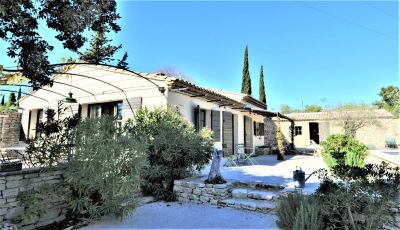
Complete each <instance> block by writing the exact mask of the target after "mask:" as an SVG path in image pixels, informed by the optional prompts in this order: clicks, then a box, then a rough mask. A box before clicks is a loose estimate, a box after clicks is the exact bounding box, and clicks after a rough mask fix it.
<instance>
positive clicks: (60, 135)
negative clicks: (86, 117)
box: [25, 103, 80, 167]
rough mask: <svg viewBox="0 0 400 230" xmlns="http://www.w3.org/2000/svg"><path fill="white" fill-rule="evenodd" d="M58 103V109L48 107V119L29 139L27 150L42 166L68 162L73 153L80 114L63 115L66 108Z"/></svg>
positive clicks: (35, 161)
mask: <svg viewBox="0 0 400 230" xmlns="http://www.w3.org/2000/svg"><path fill="white" fill-rule="evenodd" d="M62 107H63V106H62V103H59V104H58V107H57V111H55V110H53V109H47V110H46V111H45V114H46V121H45V122H40V123H39V124H38V126H37V129H36V132H37V135H36V137H35V138H33V139H28V140H27V143H28V146H27V148H26V150H25V152H26V153H27V154H28V155H29V157H30V158H31V159H33V162H34V163H35V164H37V165H38V166H40V167H54V166H57V165H59V164H60V163H65V162H67V161H68V160H69V159H70V157H71V153H72V149H73V140H74V135H75V128H76V126H77V124H78V123H79V120H80V118H79V115H78V114H75V115H74V116H72V117H64V118H62V117H63V115H64V113H65V110H66V108H62Z"/></svg>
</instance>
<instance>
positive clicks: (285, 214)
mask: <svg viewBox="0 0 400 230" xmlns="http://www.w3.org/2000/svg"><path fill="white" fill-rule="evenodd" d="M276 215H277V216H278V220H277V221H276V224H277V225H278V227H279V228H281V229H284V230H292V229H294V230H302V229H304V230H320V229H323V227H324V223H323V219H322V215H321V206H320V205H319V202H318V200H317V199H316V198H315V197H312V196H309V197H307V196H304V195H302V194H300V193H289V194H287V196H284V197H282V198H281V200H280V201H279V202H278V207H277V210H276Z"/></svg>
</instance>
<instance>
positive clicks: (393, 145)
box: [385, 137, 397, 148]
mask: <svg viewBox="0 0 400 230" xmlns="http://www.w3.org/2000/svg"><path fill="white" fill-rule="evenodd" d="M385 147H387V148H397V144H396V141H395V140H394V138H393V137H386V138H385Z"/></svg>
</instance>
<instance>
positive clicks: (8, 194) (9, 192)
mask: <svg viewBox="0 0 400 230" xmlns="http://www.w3.org/2000/svg"><path fill="white" fill-rule="evenodd" d="M17 195H18V188H11V189H6V190H3V198H14V197H17Z"/></svg>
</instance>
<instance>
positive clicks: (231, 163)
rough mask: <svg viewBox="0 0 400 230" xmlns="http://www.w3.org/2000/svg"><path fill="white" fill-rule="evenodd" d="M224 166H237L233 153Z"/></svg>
mask: <svg viewBox="0 0 400 230" xmlns="http://www.w3.org/2000/svg"><path fill="white" fill-rule="evenodd" d="M224 166H238V162H237V156H236V154H235V153H233V154H231V155H230V156H228V158H227V161H226V162H225V164H224Z"/></svg>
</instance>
